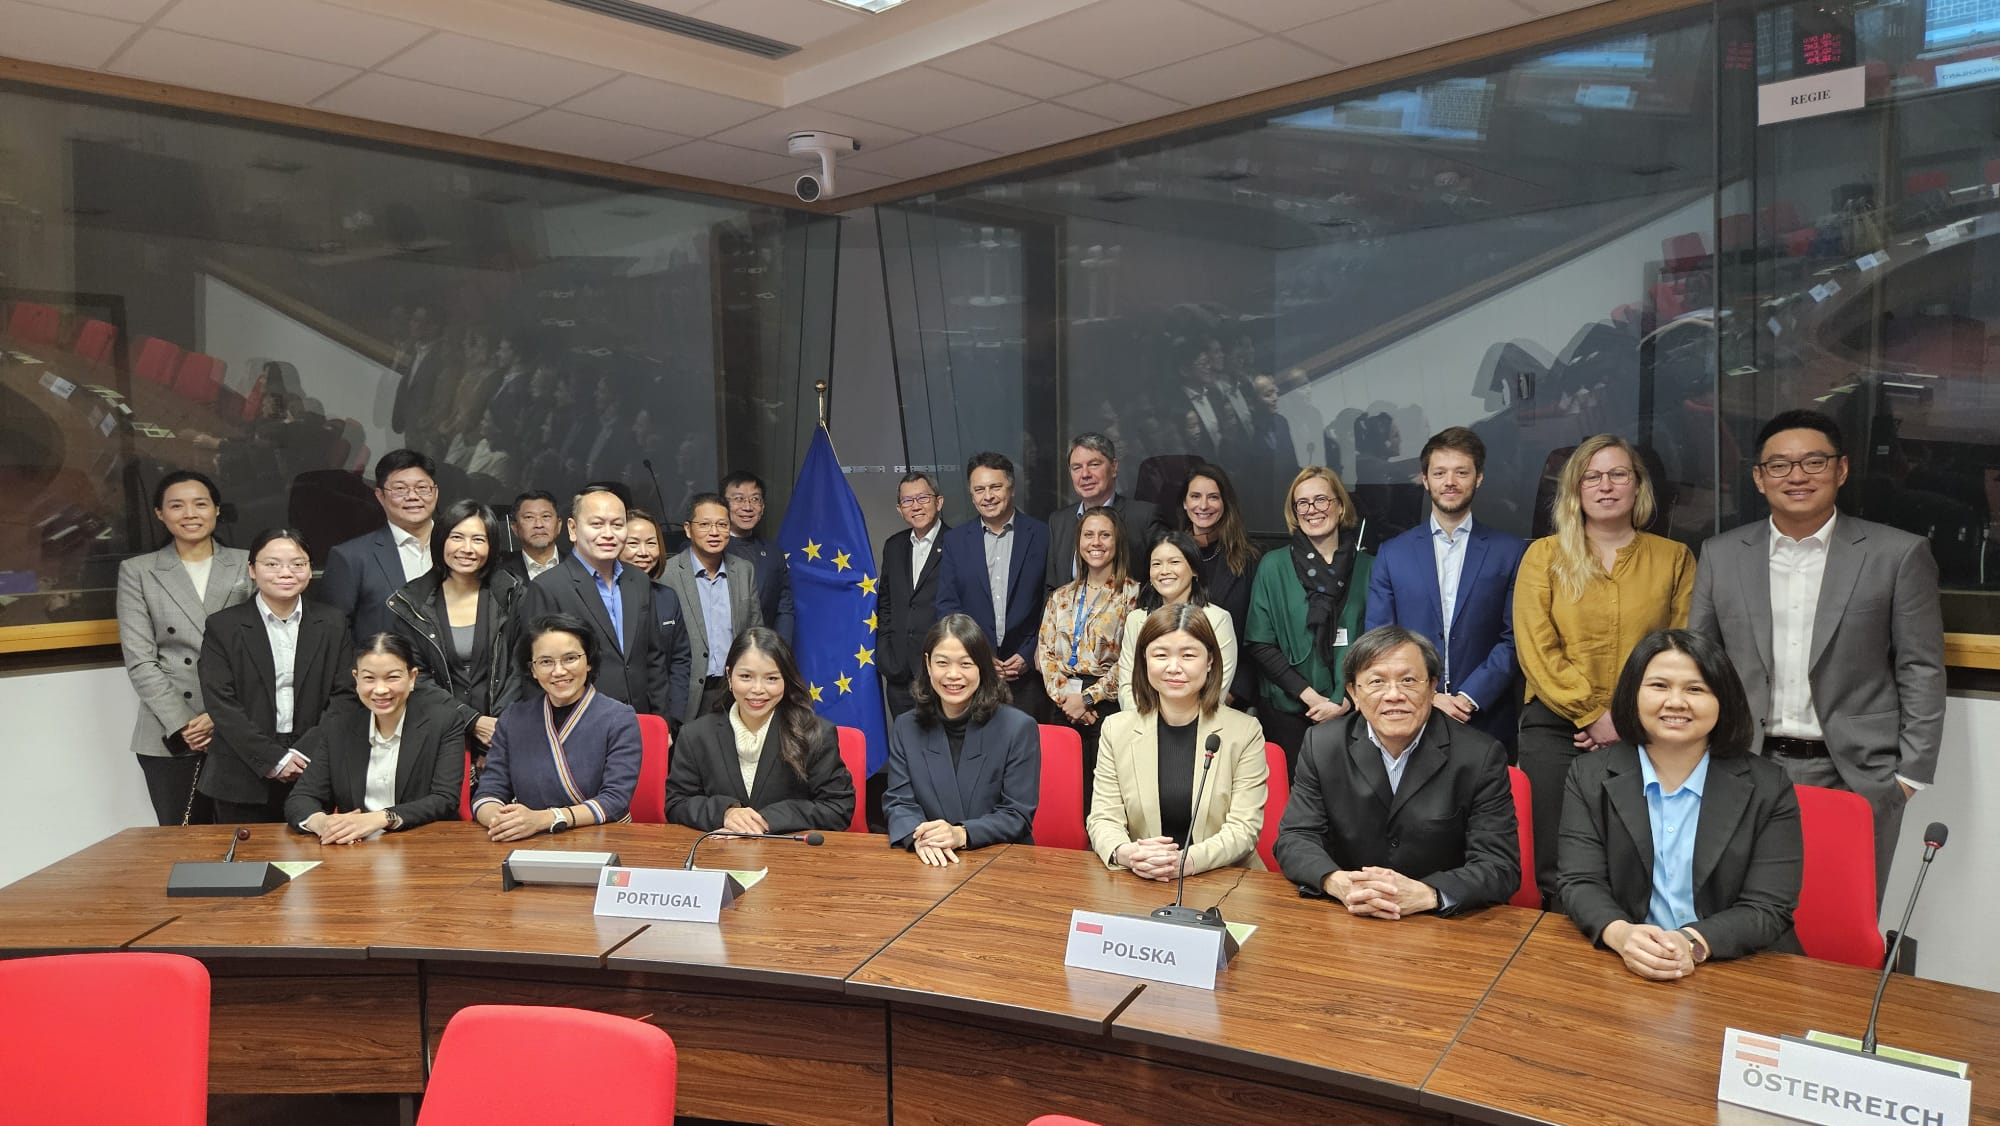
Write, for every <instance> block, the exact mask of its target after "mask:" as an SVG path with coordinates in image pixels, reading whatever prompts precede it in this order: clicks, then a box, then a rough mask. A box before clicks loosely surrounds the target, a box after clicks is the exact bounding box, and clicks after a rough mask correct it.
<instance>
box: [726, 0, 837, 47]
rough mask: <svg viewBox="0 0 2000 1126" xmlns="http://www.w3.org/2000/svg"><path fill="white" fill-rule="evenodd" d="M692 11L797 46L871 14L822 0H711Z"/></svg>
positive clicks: (835, 33)
mask: <svg viewBox="0 0 2000 1126" xmlns="http://www.w3.org/2000/svg"><path fill="white" fill-rule="evenodd" d="M692 15H693V16H694V17H695V18H696V19H699V20H707V21H708V22H709V23H719V24H721V25H722V26H724V27H733V28H736V29H737V30H738V31H747V32H750V33H751V34H753V35H762V36H764V37H765V38H767V39H776V40H778V41H779V42H780V43H791V44H794V45H796V46H800V47H803V46H805V45H806V44H808V43H815V42H818V41H819V40H821V39H825V38H826V37H827V36H829V35H838V34H840V33H841V32H843V31H847V30H849V29H851V28H856V27H859V26H861V25H862V24H864V23H866V22H868V20H869V19H870V18H872V17H870V16H869V15H867V14H866V13H863V12H856V11H851V10H848V9H845V8H842V7H840V6H839V5H836V4H829V3H826V0H712V2H711V3H707V4H703V5H702V6H700V7H698V8H696V9H694V10H693V12H692Z"/></svg>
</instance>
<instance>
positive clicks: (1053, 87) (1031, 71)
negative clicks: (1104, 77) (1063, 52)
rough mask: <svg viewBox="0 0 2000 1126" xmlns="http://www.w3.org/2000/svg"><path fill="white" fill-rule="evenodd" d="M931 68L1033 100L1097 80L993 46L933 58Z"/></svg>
mask: <svg viewBox="0 0 2000 1126" xmlns="http://www.w3.org/2000/svg"><path fill="white" fill-rule="evenodd" d="M930 65H932V66H934V67H936V68H938V69H939V70H944V71H950V72H951V73H952V74H959V75H964V76H965V77H967V78H976V79H978V80H979V81H981V82H984V83H987V84H988V85H991V86H998V87H1000V88H1001V89H1003V90H1012V91H1014V92H1015V93H1017V94H1026V95H1028V96H1029V97H1031V98H1053V97H1055V96H1056V95H1057V94H1067V93H1069V92H1070V91H1072V90H1081V89H1083V88H1084V87H1085V86H1089V85H1091V84H1093V83H1095V82H1096V81H1097V78H1096V76H1094V75H1089V74H1085V73H1084V72H1082V71H1080V70H1071V69H1070V68H1068V67H1066V66H1057V65H1056V64H1054V63H1052V62H1046V61H1044V60H1042V59H1038V58H1035V57H1034V56H1033V55H1024V54H1022V53H1021V52H1019V51H1009V50H1008V49H1007V48H1005V47H995V46H993V45H992V44H991V43H982V44H980V45H979V46H977V47H967V48H966V49H965V50H963V51H954V52H952V53H951V54H949V55H946V56H944V57H943V58H941V59H932V60H931V63H930Z"/></svg>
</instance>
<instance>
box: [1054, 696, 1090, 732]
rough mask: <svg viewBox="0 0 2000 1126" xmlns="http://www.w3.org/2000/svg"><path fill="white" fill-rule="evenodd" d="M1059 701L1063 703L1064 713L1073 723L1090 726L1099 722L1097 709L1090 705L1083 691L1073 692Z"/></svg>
mask: <svg viewBox="0 0 2000 1126" xmlns="http://www.w3.org/2000/svg"><path fill="white" fill-rule="evenodd" d="M1057 702H1058V703H1060V704H1061V705H1062V711H1063V715H1065V716H1068V717H1069V721H1070V722H1071V723H1075V724H1081V725H1083V726H1085V727H1088V726H1090V725H1091V724H1093V723H1096V722H1097V709H1095V708H1093V707H1091V706H1090V702H1089V701H1087V700H1085V699H1084V698H1083V693H1081V692H1072V693H1070V694H1069V695H1067V696H1064V697H1063V698H1062V699H1061V700H1059V701H1057Z"/></svg>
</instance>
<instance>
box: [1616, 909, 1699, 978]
mask: <svg viewBox="0 0 2000 1126" xmlns="http://www.w3.org/2000/svg"><path fill="white" fill-rule="evenodd" d="M1603 939H1604V945H1605V946H1606V947H1608V948H1610V949H1611V950H1614V951H1616V952H1617V954H1618V956H1619V957H1620V958H1623V959H1625V968H1626V969H1628V970H1631V971H1632V972H1633V973H1635V974H1638V975H1639V976H1640V977H1643V978H1645V979H1646V980H1648V981H1674V980H1676V979H1678V978H1683V977H1686V976H1688V975H1689V974H1691V973H1693V972H1694V968H1695V966H1696V965H1697V963H1696V962H1695V958H1694V942H1693V941H1692V940H1690V939H1689V938H1688V936H1687V935H1684V934H1682V933H1681V932H1679V931H1670V930H1665V929H1662V928H1660V927H1656V926H1654V925H1653V924H1651V923H1628V922H1625V921H1623V920H1620V921H1618V922H1615V923H1612V924H1611V925H1610V926H1608V927H1605V928H1604V934H1603Z"/></svg>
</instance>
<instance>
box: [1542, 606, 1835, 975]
mask: <svg viewBox="0 0 2000 1126" xmlns="http://www.w3.org/2000/svg"><path fill="white" fill-rule="evenodd" d="M1611 718H1612V722H1613V723H1614V724H1616V725H1617V728H1618V734H1619V737H1620V738H1621V739H1622V740H1623V741H1622V742H1621V743H1619V744H1617V745H1615V746H1612V747H1607V748H1605V749H1604V750H1601V751H1598V752H1597V753H1595V754H1589V755H1581V756H1579V757H1578V758H1577V760H1576V762H1575V764H1573V765H1572V766H1571V767H1570V771H1569V787H1568V790H1567V792H1566V793H1565V795H1564V798H1563V813H1562V841H1561V845H1560V851H1559V854H1558V855H1559V869H1560V873H1561V878H1560V885H1561V890H1562V904H1563V906H1564V908H1565V909H1566V910H1567V911H1568V913H1569V916H1570V918H1571V919H1573V920H1575V922H1576V925H1577V927H1578V929H1580V930H1582V931H1583V933H1584V934H1585V935H1587V936H1588V937H1589V938H1590V939H1591V940H1592V941H1594V942H1595V943H1597V944H1598V945H1599V946H1603V947H1605V948H1607V949H1610V950H1613V951H1616V952H1617V953H1618V955H1619V956H1620V957H1622V958H1624V959H1625V965H1626V967H1627V968H1629V969H1630V970H1631V971H1632V972H1633V973H1635V974H1638V975H1639V976H1640V977H1643V978H1648V979H1650V980H1654V981H1671V980H1673V979H1675V978H1681V977H1686V976H1687V975H1688V974H1691V973H1693V972H1694V968H1695V967H1696V966H1698V965H1700V964H1701V963H1703V962H1705V961H1707V960H1709V959H1710V958H1738V957H1742V956H1743V955H1745V954H1754V953H1756V952H1757V951H1759V950H1764V949H1768V948H1771V947H1777V948H1780V949H1785V950H1791V951H1797V950H1798V942H1797V940H1796V939H1795V938H1794V937H1793V935H1792V909H1793V908H1794V907H1796V906H1797V905H1798V902H1799V878H1800V875H1801V872H1802V871H1803V865H1804V856H1805V846H1804V841H1803V838H1802V837H1801V836H1800V832H1799V802H1798V797H1797V796H1796V795H1795V794H1794V793H1793V791H1792V784H1791V781H1790V779H1788V778H1787V777H1786V776H1785V772H1784V768H1782V767H1780V766H1779V765H1778V764H1776V763H1774V762H1772V761H1771V760H1769V759H1767V758H1762V757H1759V756H1753V755H1751V754H1750V753H1749V751H1750V735H1751V727H1750V724H1751V718H1750V705H1749V703H1748V702H1747V701H1746V700H1745V698H1744V695H1743V686H1742V683H1741V682H1740V681H1739V680H1738V679H1737V676H1736V670H1735V668H1734V667H1732V666H1731V665H1730V663H1729V658H1728V657H1727V656H1726V655H1725V654H1724V653H1723V651H1722V648H1721V646H1719V645H1717V644H1715V643H1714V642H1712V641H1709V640H1708V639H1707V638H1704V637H1701V636H1699V635H1697V634H1693V633H1689V632H1688V631H1686V630H1678V629H1674V630H1659V631H1657V632H1655V633H1652V634H1648V635H1647V636H1646V637H1645V638H1644V639H1643V640H1641V641H1640V642H1639V644H1638V645H1637V646H1635V647H1634V648H1633V650H1632V655H1631V656H1630V657H1629V658H1627V660H1626V662H1625V669H1624V671H1623V672H1622V673H1620V674H1619V677H1618V687H1617V688H1616V689H1615V690H1613V692H1612V696H1611ZM1697 858H1700V859H1699V860H1697Z"/></svg>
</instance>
